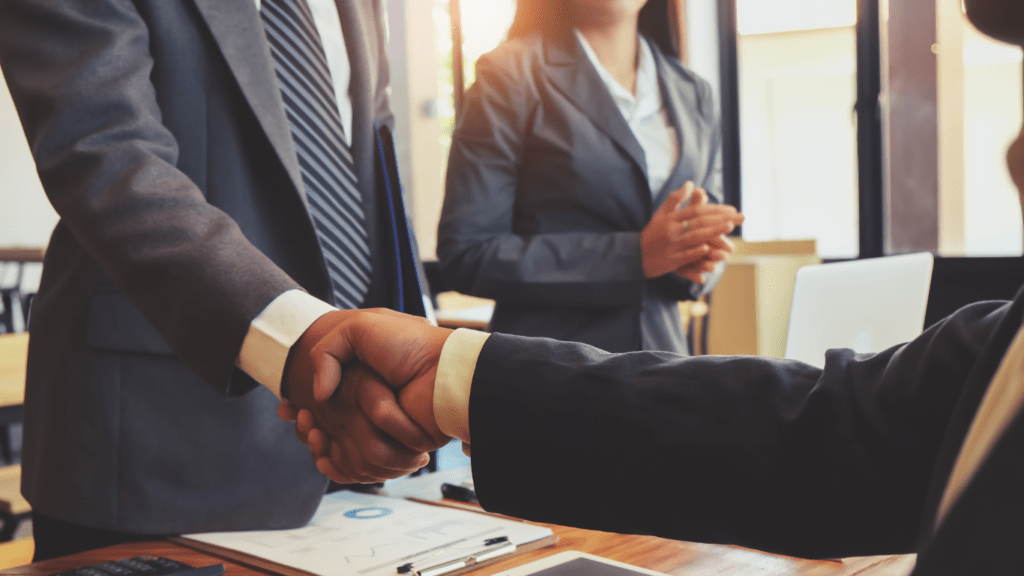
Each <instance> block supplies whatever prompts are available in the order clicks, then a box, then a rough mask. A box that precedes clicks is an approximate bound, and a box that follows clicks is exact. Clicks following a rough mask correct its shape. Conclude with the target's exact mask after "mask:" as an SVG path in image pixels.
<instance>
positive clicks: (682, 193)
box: [658, 181, 693, 213]
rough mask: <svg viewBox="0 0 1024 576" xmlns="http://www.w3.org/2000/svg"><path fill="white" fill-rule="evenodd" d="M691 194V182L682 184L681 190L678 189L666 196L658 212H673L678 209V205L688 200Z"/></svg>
mask: <svg viewBox="0 0 1024 576" xmlns="http://www.w3.org/2000/svg"><path fill="white" fill-rule="evenodd" d="M691 194H693V182H690V181H687V182H686V184H683V187H682V188H679V189H678V190H675V191H673V192H672V193H671V194H669V195H668V198H666V199H665V202H664V203H663V204H662V205H661V207H660V208H658V212H663V213H671V212H675V211H676V210H677V209H678V208H679V205H680V204H682V203H683V202H686V201H687V200H689V198H690V195H691Z"/></svg>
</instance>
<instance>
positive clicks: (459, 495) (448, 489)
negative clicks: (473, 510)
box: [441, 482, 477, 503]
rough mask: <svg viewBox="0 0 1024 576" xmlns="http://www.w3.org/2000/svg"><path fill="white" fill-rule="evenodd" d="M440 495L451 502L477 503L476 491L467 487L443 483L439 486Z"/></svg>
mask: <svg viewBox="0 0 1024 576" xmlns="http://www.w3.org/2000/svg"><path fill="white" fill-rule="evenodd" d="M441 495H442V496H444V497H445V498H451V499H452V500H459V501H462V502H473V503H477V499H476V490H473V489H472V488H469V487H467V486H460V485H458V484H449V483H448V482H445V483H443V484H441Z"/></svg>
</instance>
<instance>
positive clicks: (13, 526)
mask: <svg viewBox="0 0 1024 576" xmlns="http://www.w3.org/2000/svg"><path fill="white" fill-rule="evenodd" d="M31 514H32V506H31V505H29V503H28V500H25V497H24V496H22V495H21V464H14V465H12V466H4V467H2V468H0V520H2V521H3V527H0V542H7V541H9V540H10V539H11V538H13V537H14V532H15V531H16V530H17V529H18V525H20V524H21V523H22V521H24V520H27V519H28V518H29V516H30V515H31Z"/></svg>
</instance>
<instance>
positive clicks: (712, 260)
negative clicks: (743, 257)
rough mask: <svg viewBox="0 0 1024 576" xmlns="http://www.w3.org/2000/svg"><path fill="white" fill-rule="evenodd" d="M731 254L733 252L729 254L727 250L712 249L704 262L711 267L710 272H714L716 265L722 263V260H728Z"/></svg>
mask: <svg viewBox="0 0 1024 576" xmlns="http://www.w3.org/2000/svg"><path fill="white" fill-rule="evenodd" d="M730 253H731V252H727V251H725V250H715V249H712V250H711V251H710V252H708V256H707V258H705V259H704V261H705V262H706V263H707V264H708V265H709V266H710V267H711V269H710V270H708V272H713V271H714V269H715V265H716V264H717V263H719V262H721V261H722V260H726V259H728V258H729V255H730Z"/></svg>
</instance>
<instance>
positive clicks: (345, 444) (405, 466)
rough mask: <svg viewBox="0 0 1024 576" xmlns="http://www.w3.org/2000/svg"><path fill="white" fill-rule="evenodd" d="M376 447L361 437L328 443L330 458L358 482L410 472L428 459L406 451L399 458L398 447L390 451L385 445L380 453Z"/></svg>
mask: <svg viewBox="0 0 1024 576" xmlns="http://www.w3.org/2000/svg"><path fill="white" fill-rule="evenodd" d="M378 448H379V446H376V445H374V444H372V443H366V442H365V441H364V440H358V441H357V440H355V439H354V438H353V437H345V438H344V439H341V440H340V441H336V442H333V443H332V444H331V461H332V462H333V463H334V464H335V466H336V467H338V469H340V470H341V471H343V472H345V474H347V475H349V476H351V477H352V478H356V479H360V480H359V482H379V481H381V480H389V479H395V478H401V477H403V476H406V475H409V474H412V472H414V471H416V470H418V469H420V468H422V467H423V466H424V465H426V463H427V462H428V461H429V460H430V457H429V456H427V455H426V454H413V453H407V454H406V455H404V458H401V457H396V456H397V452H400V451H401V450H398V451H395V452H390V449H389V448H385V450H384V452H383V453H381V452H378V451H377V450H378ZM402 449H403V447H402ZM338 464H341V465H340V466H339V465H338Z"/></svg>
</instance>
